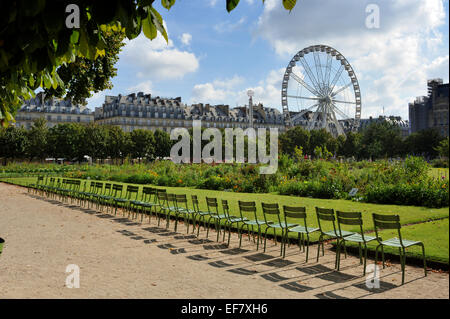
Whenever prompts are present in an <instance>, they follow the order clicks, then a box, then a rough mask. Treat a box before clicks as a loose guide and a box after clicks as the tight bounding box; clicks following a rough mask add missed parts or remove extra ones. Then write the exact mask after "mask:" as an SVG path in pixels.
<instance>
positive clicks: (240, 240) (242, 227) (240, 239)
mask: <svg viewBox="0 0 450 319" xmlns="http://www.w3.org/2000/svg"><path fill="white" fill-rule="evenodd" d="M245 225H246V224H242V226H241V233H240V236H239V248H241V245H242V233H243V232H244V227H245ZM247 229H248V225H247Z"/></svg>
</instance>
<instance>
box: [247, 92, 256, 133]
mask: <svg viewBox="0 0 450 319" xmlns="http://www.w3.org/2000/svg"><path fill="white" fill-rule="evenodd" d="M247 95H248V116H249V118H250V119H249V126H250V127H253V95H255V92H253V90H248V91H247Z"/></svg>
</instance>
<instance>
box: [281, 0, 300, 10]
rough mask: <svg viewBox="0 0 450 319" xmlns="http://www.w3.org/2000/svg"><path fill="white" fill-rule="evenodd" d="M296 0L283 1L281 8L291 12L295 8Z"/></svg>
mask: <svg viewBox="0 0 450 319" xmlns="http://www.w3.org/2000/svg"><path fill="white" fill-rule="evenodd" d="M296 2H297V0H283V6H284V8H285V9H286V10H289V11H291V10H292V9H294V7H295V3H296Z"/></svg>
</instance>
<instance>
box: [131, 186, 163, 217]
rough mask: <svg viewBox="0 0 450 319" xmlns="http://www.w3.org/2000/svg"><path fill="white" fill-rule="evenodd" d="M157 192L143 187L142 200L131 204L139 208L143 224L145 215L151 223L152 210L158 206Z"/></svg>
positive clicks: (154, 189)
mask: <svg viewBox="0 0 450 319" xmlns="http://www.w3.org/2000/svg"><path fill="white" fill-rule="evenodd" d="M156 191H157V189H156V188H153V187H145V186H144V187H142V194H141V199H140V200H135V201H132V202H131V203H132V204H133V205H134V206H135V207H136V208H137V210H138V214H139V213H140V214H141V222H142V221H143V219H144V215H148V222H150V218H151V215H152V208H153V207H155V206H156V205H157V198H156Z"/></svg>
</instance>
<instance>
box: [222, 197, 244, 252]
mask: <svg viewBox="0 0 450 319" xmlns="http://www.w3.org/2000/svg"><path fill="white" fill-rule="evenodd" d="M222 210H223V214H224V215H225V224H224V231H223V239H222V240H223V241H225V233H226V230H227V227H228V246H229V245H230V237H231V227H232V226H233V224H236V229H237V230H238V236H239V234H240V233H239V224H238V223H242V222H244V221H246V220H248V218H247V217H244V218H242V217H237V216H233V215H230V207H229V205H228V201H227V200H225V199H222Z"/></svg>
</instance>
